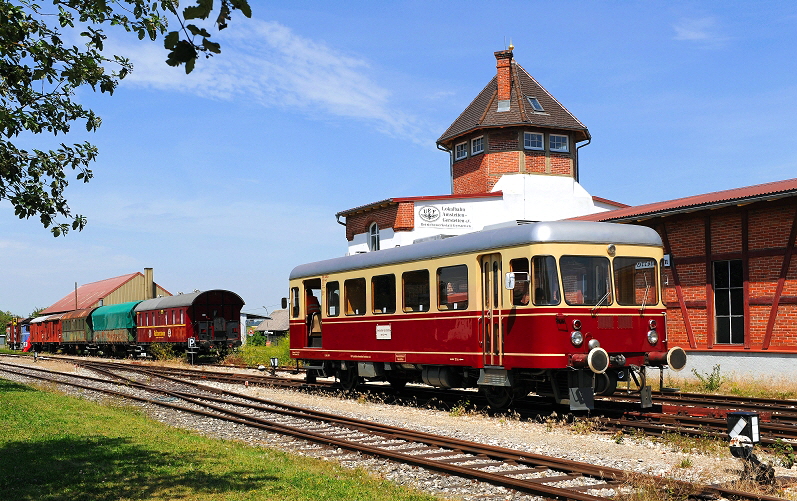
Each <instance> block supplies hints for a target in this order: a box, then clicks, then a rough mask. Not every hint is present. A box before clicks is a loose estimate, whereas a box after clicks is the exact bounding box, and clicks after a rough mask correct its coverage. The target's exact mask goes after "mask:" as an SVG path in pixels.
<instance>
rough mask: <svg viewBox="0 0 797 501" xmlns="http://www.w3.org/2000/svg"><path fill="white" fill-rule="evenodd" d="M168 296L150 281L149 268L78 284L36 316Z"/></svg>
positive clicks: (150, 269) (167, 292)
mask: <svg viewBox="0 0 797 501" xmlns="http://www.w3.org/2000/svg"><path fill="white" fill-rule="evenodd" d="M171 295H172V294H171V293H170V292H169V291H167V290H166V289H164V288H163V287H161V286H160V285H158V284H156V283H155V282H154V281H153V272H152V268H144V273H141V272H140V271H139V272H136V273H130V274H128V275H122V276H120V277H114V278H106V279H105V280H100V281H98V282H92V283H90V284H85V285H81V286H80V287H77V288H76V289H75V290H74V291H73V292H70V293H69V294H67V295H66V296H64V297H63V298H62V299H61V300H59V301H57V302H56V303H55V304H53V305H51V306H50V307H48V308H46V309H44V310H42V311H41V313H40V314H41V315H52V314H55V313H63V312H66V311H72V310H82V309H84V308H96V307H99V306H108V305H112V304H119V303H126V302H129V301H143V300H145V299H153V298H156V297H161V296H171Z"/></svg>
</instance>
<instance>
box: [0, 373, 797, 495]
mask: <svg viewBox="0 0 797 501" xmlns="http://www.w3.org/2000/svg"><path fill="white" fill-rule="evenodd" d="M23 362H24V361H20V360H18V359H17V360H13V361H11V363H19V364H21V363H23ZM36 366H37V367H40V368H47V369H51V370H59V371H69V372H77V373H79V374H85V375H96V374H95V373H93V372H90V371H84V370H82V369H78V368H75V367H74V366H73V365H72V364H69V363H61V362H54V361H41V360H40V361H39V362H38V363H37V364H36ZM213 370H216V369H215V368H214V369H213ZM252 373H254V372H252ZM2 377H8V376H7V374H4V375H2ZM9 379H10V378H9ZM14 379H17V378H14ZM206 384H210V385H213V386H216V387H218V388H223V389H226V390H230V391H233V392H238V393H242V394H247V395H252V396H257V397H260V398H264V399H269V400H274V401H277V402H283V403H288V404H292V405H297V406H302V407H308V408H312V409H315V410H320V411H325V412H331V413H336V414H341V415H345V416H351V417H355V418H359V419H366V420H370V421H375V422H379V423H383V424H388V425H393V426H401V427H405V428H412V429H415V430H420V431H424V432H427V433H435V434H439V435H446V436H451V437H455V438H459V439H464V440H471V441H474V442H481V443H486V444H492V445H500V446H502V447H506V448H511V449H517V450H522V451H527V452H530V453H534V454H544V455H550V456H556V457H561V458H566V459H570V460H574V461H582V462H586V463H591V464H596V465H604V466H607V467H612V468H620V469H624V470H633V471H637V472H640V473H646V474H652V475H657V476H663V477H668V478H675V479H679V480H686V481H692V482H701V483H706V484H712V483H718V482H727V481H731V480H735V479H738V478H739V474H740V469H741V462H740V461H739V460H738V459H734V458H731V457H730V456H728V457H722V458H718V457H713V456H706V455H703V454H699V453H698V452H696V451H693V452H690V453H684V452H680V451H676V450H674V449H673V448H672V447H670V446H667V445H664V444H662V443H658V442H654V441H651V440H649V439H646V438H636V437H631V436H628V435H626V436H624V437H623V439H622V441H620V443H617V441H616V440H615V439H614V437H613V436H612V435H607V434H599V433H594V432H590V433H575V432H573V431H572V427H568V426H565V425H561V424H557V423H535V422H528V421H520V420H518V419H515V418H512V417H503V418H501V417H488V416H485V415H482V414H477V413H465V414H462V415H452V414H451V413H448V412H443V411H437V410H430V409H419V408H413V407H406V406H405V407H402V406H396V405H386V404H381V403H378V402H369V401H367V399H366V398H358V399H341V398H339V397H334V396H328V395H313V394H307V393H302V392H295V391H291V390H283V389H272V388H260V387H242V386H239V385H227V384H222V383H206ZM69 392H70V393H75V394H78V395H80V396H81V397H83V398H90V399H92V400H107V397H104V396H98V395H97V394H91V393H90V392H86V391H84V390H70V391H69ZM142 407H144V408H145V410H146V412H147V413H148V414H149V415H151V416H152V417H153V418H154V419H157V420H158V421H161V422H163V423H166V424H169V425H171V426H176V427H180V428H185V429H192V430H196V431H198V432H199V433H202V434H204V435H207V436H213V437H218V438H224V439H230V440H239V441H243V442H246V443H249V444H252V445H257V446H268V447H273V448H277V449H282V450H285V451H288V452H291V453H298V454H304V455H308V456H312V457H317V458H321V459H325V460H335V461H338V462H340V463H341V464H342V465H343V466H345V467H352V468H357V467H359V468H365V469H367V470H369V471H371V472H372V473H374V474H376V475H378V476H381V477H383V478H386V479H388V480H390V481H393V482H395V483H397V484H400V485H405V486H408V487H413V488H416V489H420V490H423V491H425V492H428V493H430V494H434V495H436V496H441V497H445V498H451V499H474V498H478V499H484V500H488V501H492V500H508V499H512V500H525V499H537V498H535V497H532V496H527V495H523V494H518V493H515V492H512V491H507V490H505V489H502V488H496V487H493V486H489V485H484V484H479V483H476V482H473V481H470V480H466V479H461V478H458V477H453V476H446V475H439V474H436V473H430V472H427V471H424V470H421V469H419V468H416V467H412V466H407V465H402V464H397V463H393V462H391V461H387V460H384V459H375V458H363V457H360V456H359V455H357V454H353V453H347V452H346V451H341V450H337V451H335V450H334V449H331V448H329V447H322V446H318V445H314V444H308V443H306V442H302V441H297V440H294V439H290V438H286V437H283V436H279V435H274V434H270V433H264V432H262V431H259V430H253V429H250V428H247V427H245V426H242V425H235V424H224V425H223V426H220V423H221V421H217V420H214V419H209V418H205V417H199V416H195V415H190V414H186V413H182V412H177V411H173V410H170V409H165V408H163V407H157V406H150V405H142ZM330 456H333V457H330ZM759 456H761V455H759ZM762 459H764V460H765V461H767V462H769V463H770V464H774V462H775V460H774V458H769V457H766V455H764V457H763V458H762ZM687 465H688V466H687ZM682 466H686V467H682ZM795 468H797V467H795ZM776 475H778V476H792V477H797V471H795V469H792V470H791V471H789V470H786V469H784V468H780V467H776ZM790 497H791V496H790ZM793 499H797V497H794V498H793Z"/></svg>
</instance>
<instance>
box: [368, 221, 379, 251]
mask: <svg viewBox="0 0 797 501" xmlns="http://www.w3.org/2000/svg"><path fill="white" fill-rule="evenodd" d="M368 250H372V251H378V250H379V225H378V224H376V223H371V226H369V227H368Z"/></svg>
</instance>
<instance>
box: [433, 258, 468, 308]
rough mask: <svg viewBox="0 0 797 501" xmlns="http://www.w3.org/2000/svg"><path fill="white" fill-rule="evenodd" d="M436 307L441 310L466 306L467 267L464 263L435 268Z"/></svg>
mask: <svg viewBox="0 0 797 501" xmlns="http://www.w3.org/2000/svg"><path fill="white" fill-rule="evenodd" d="M437 291H438V294H437V307H438V308H439V309H441V310H465V309H467V308H468V267H467V266H466V265H464V264H461V265H458V266H446V267H443V268H438V269H437Z"/></svg>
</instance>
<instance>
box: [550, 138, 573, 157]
mask: <svg viewBox="0 0 797 501" xmlns="http://www.w3.org/2000/svg"><path fill="white" fill-rule="evenodd" d="M569 139H570V138H568V137H567V136H560V135H558V134H551V135H550V139H549V145H550V149H551V151H557V152H560V153H568V152H569V151H570V141H569Z"/></svg>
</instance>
